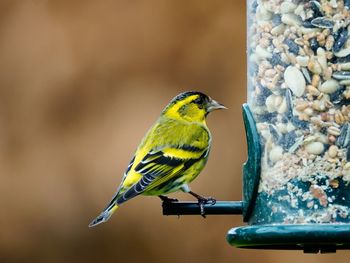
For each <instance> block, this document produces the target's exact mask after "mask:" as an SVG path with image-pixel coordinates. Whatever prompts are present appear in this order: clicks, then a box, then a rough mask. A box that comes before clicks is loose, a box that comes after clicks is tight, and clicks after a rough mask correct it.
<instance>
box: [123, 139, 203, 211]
mask: <svg viewBox="0 0 350 263" xmlns="http://www.w3.org/2000/svg"><path fill="white" fill-rule="evenodd" d="M208 152H209V146H206V147H205V148H198V147H195V146H191V145H181V146H180V145H177V146H167V147H163V148H161V149H153V150H151V151H149V152H148V153H147V154H146V155H145V157H144V158H143V159H142V160H141V161H140V162H139V163H138V164H137V165H136V166H135V168H134V171H133V172H135V173H137V174H141V176H142V177H141V179H140V180H139V181H138V182H137V183H135V184H134V185H132V186H131V187H130V188H129V189H127V190H126V191H125V192H124V193H123V194H121V195H120V196H119V197H118V199H117V203H118V204H121V203H123V202H125V201H127V200H129V199H131V198H133V197H135V196H137V195H139V194H141V193H143V192H145V191H148V190H151V189H153V188H155V187H157V186H159V185H160V184H162V183H164V182H166V181H168V180H171V179H172V178H174V177H176V176H177V175H179V174H181V173H183V172H184V171H185V170H187V169H188V168H189V167H191V166H192V165H193V164H194V163H195V162H197V161H198V160H200V159H202V158H203V157H206V156H207V154H208Z"/></svg>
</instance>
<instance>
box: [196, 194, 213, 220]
mask: <svg viewBox="0 0 350 263" xmlns="http://www.w3.org/2000/svg"><path fill="white" fill-rule="evenodd" d="M206 204H210V205H215V204H216V200H215V199H214V198H212V197H202V196H199V197H198V205H199V208H200V210H201V216H202V217H203V218H206V215H205V211H204V205H206Z"/></svg>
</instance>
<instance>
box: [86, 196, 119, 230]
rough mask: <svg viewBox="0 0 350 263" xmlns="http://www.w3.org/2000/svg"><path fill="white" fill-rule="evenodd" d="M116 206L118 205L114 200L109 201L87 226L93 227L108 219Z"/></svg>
mask: <svg viewBox="0 0 350 263" xmlns="http://www.w3.org/2000/svg"><path fill="white" fill-rule="evenodd" d="M118 208H119V206H118V205H117V204H116V203H115V202H111V203H110V204H109V205H108V207H107V208H106V209H105V210H103V212H102V213H101V214H100V215H99V216H98V217H96V218H95V219H94V220H93V221H92V222H91V223H90V224H89V227H94V226H97V225H99V224H101V223H104V222H106V221H108V219H109V218H110V217H111V216H112V214H113V213H114V212H115V210H117V209H118Z"/></svg>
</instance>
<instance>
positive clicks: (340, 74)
mask: <svg viewBox="0 0 350 263" xmlns="http://www.w3.org/2000/svg"><path fill="white" fill-rule="evenodd" d="M332 76H333V78H335V79H337V80H349V79H350V72H349V71H337V72H334V73H333V75H332Z"/></svg>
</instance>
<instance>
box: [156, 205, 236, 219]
mask: <svg viewBox="0 0 350 263" xmlns="http://www.w3.org/2000/svg"><path fill="white" fill-rule="evenodd" d="M162 206H163V215H167V216H169V215H200V214H201V209H200V207H199V204H198V202H187V201H185V202H163V204H162ZM204 212H205V215H241V214H242V213H243V202H242V201H217V202H216V203H215V204H204Z"/></svg>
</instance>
